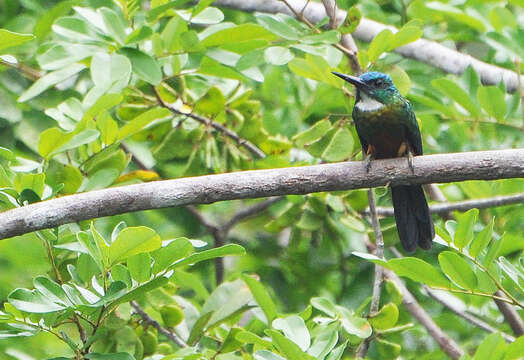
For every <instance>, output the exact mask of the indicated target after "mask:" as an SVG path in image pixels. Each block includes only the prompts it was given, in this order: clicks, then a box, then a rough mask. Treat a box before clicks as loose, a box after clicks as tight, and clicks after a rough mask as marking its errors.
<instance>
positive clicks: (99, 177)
mask: <svg viewBox="0 0 524 360" xmlns="http://www.w3.org/2000/svg"><path fill="white" fill-rule="evenodd" d="M118 175H120V171H119V170H117V169H114V168H105V169H100V170H98V171H96V172H94V173H93V174H92V175H89V177H88V178H87V182H86V183H85V187H84V191H92V190H98V189H104V188H106V187H109V185H111V184H113V182H115V180H116V179H117V178H118Z"/></svg>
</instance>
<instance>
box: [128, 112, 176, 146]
mask: <svg viewBox="0 0 524 360" xmlns="http://www.w3.org/2000/svg"><path fill="white" fill-rule="evenodd" d="M169 115H171V112H170V111H169V110H168V109H166V108H163V107H155V108H153V109H150V110H148V111H146V112H144V113H142V114H140V115H138V116H137V117H135V118H134V119H133V120H131V121H129V122H128V123H127V124H125V125H124V126H122V128H121V129H120V131H119V132H118V139H123V138H125V137H128V136H130V135H134V134H136V133H137V132H139V131H140V130H142V129H143V128H144V127H146V126H147V125H149V124H151V123H152V122H153V121H155V120H159V119H163V118H165V117H168V116H169Z"/></svg>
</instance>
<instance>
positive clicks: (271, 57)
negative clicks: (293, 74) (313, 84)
mask: <svg viewBox="0 0 524 360" xmlns="http://www.w3.org/2000/svg"><path fill="white" fill-rule="evenodd" d="M294 57H295V56H294V55H293V53H292V52H291V51H289V49H288V48H285V47H282V46H271V47H268V48H267V49H266V50H265V51H264V58H265V59H266V61H267V62H268V63H270V64H273V65H277V66H279V65H285V64H287V63H288V62H290V61H291V60H293V58H294Z"/></svg>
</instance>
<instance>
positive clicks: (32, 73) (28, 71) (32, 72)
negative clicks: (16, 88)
mask: <svg viewBox="0 0 524 360" xmlns="http://www.w3.org/2000/svg"><path fill="white" fill-rule="evenodd" d="M0 65H4V66H7V67H10V68H13V69H17V70H19V71H20V72H21V73H22V75H24V76H25V77H27V78H28V79H29V80H31V81H36V80H38V79H40V78H41V77H42V73H41V72H40V71H38V70H37V69H34V68H32V67H30V66H27V65H24V64H22V63H19V62H16V63H12V62H9V61H5V60H4V59H0Z"/></svg>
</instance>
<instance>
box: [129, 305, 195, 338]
mask: <svg viewBox="0 0 524 360" xmlns="http://www.w3.org/2000/svg"><path fill="white" fill-rule="evenodd" d="M130 304H131V306H132V307H133V309H135V311H136V313H137V314H138V315H140V317H141V318H142V321H143V322H144V323H146V324H147V325H149V326H152V327H154V328H155V329H157V330H158V332H159V333H160V334H162V335H164V336H165V337H167V338H168V339H169V340H171V341H172V342H174V343H175V344H177V345H178V346H180V347H181V348H185V347H188V345H187V344H186V342H185V341H184V340H182V339H181V338H180V337H179V336H178V335H177V334H175V333H174V332H172V331H169V330H168V329H166V328H164V327H163V326H162V325H160V324H159V323H158V322H157V321H156V320H154V319H153V318H151V317H150V316H149V315H148V314H147V313H146V312H145V311H144V310H143V309H142V308H141V307H140V305H138V303H137V302H136V301H131V302H130Z"/></svg>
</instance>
